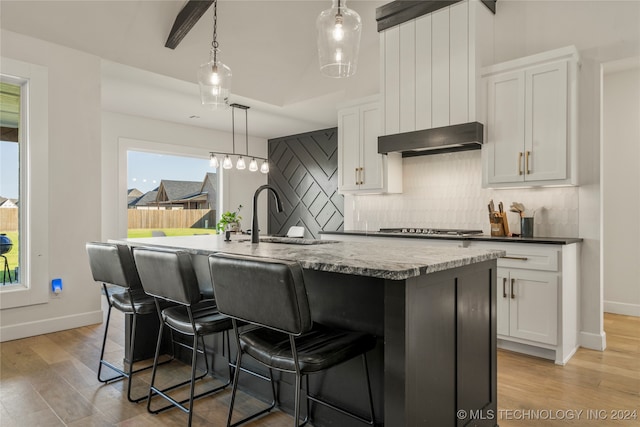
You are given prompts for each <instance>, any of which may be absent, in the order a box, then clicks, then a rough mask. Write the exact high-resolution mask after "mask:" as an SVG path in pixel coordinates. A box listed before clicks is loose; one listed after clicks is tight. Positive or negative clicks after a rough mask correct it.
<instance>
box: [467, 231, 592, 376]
mask: <svg viewBox="0 0 640 427" xmlns="http://www.w3.org/2000/svg"><path fill="white" fill-rule="evenodd" d="M469 246H470V247H486V248H492V249H503V250H505V251H506V252H507V255H506V256H505V257H503V258H499V259H498V271H497V281H496V306H497V310H496V311H497V317H498V319H497V334H498V346H499V347H501V348H505V349H508V350H511V351H517V352H521V353H526V354H530V355H533V356H538V357H544V358H546V359H551V360H554V361H555V363H557V364H560V365H564V364H565V363H566V362H567V361H568V360H569V359H570V358H571V356H573V354H574V353H575V351H576V350H577V348H578V308H577V307H578V292H577V287H578V271H579V268H578V259H579V251H580V246H579V243H572V244H566V245H549V244H534V243H502V242H499V243H493V242H471V243H470V244H469Z"/></svg>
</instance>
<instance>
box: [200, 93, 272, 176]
mask: <svg viewBox="0 0 640 427" xmlns="http://www.w3.org/2000/svg"><path fill="white" fill-rule="evenodd" d="M236 108H239V109H241V110H244V123H245V128H244V130H245V132H244V135H245V140H244V142H245V154H244V155H243V154H236ZM248 110H249V107H247V106H246V105H240V104H231V142H232V144H233V149H232V151H233V152H232V153H222V152H211V153H209V166H211V167H212V168H219V167H220V161H219V160H218V155H220V156H224V159H223V160H222V168H223V169H233V161H232V160H231V156H234V157H235V156H237V159H236V169H238V170H244V169H247V164H246V161H245V155H246V157H247V158H249V157H250V158H251V161H250V162H249V170H250V171H251V172H256V171H258V170H260V172H262V173H269V162H268V161H267V159H265V158H264V157H257V156H251V155H249V113H248ZM258 160H262V165H261V166H260V168H258Z"/></svg>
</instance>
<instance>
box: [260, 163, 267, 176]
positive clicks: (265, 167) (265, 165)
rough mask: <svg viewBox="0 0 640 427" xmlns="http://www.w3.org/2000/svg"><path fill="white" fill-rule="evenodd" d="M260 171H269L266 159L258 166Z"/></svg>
mask: <svg viewBox="0 0 640 427" xmlns="http://www.w3.org/2000/svg"><path fill="white" fill-rule="evenodd" d="M260 172H262V173H269V162H267V161H266V160H265V161H264V162H262V166H260Z"/></svg>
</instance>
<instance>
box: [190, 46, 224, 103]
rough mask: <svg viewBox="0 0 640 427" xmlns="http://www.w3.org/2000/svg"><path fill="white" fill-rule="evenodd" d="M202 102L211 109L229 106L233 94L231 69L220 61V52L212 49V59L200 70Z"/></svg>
mask: <svg viewBox="0 0 640 427" xmlns="http://www.w3.org/2000/svg"><path fill="white" fill-rule="evenodd" d="M198 85H199V86H200V101H201V102H202V105H204V106H206V107H209V108H211V109H214V110H215V109H224V108H227V107H228V106H229V95H230V94H231V69H230V68H229V67H227V66H226V65H224V64H223V63H222V62H221V61H220V50H219V49H216V48H212V49H211V57H210V59H209V62H206V63H204V64H202V65H201V66H200V68H199V69H198Z"/></svg>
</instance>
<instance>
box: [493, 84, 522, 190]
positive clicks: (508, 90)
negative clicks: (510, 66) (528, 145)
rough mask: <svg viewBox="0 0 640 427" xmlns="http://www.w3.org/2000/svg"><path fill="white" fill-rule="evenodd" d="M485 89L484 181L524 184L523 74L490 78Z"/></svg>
mask: <svg viewBox="0 0 640 427" xmlns="http://www.w3.org/2000/svg"><path fill="white" fill-rule="evenodd" d="M485 84H486V85H487V144H486V147H487V168H488V170H487V180H488V182H489V183H490V184H497V183H506V182H518V181H520V182H521V181H523V178H524V175H523V166H524V159H523V156H524V153H523V150H524V105H525V99H524V93H525V90H524V89H525V84H524V73H523V72H512V73H505V74H500V75H497V76H492V77H489V78H487V79H486V80H485Z"/></svg>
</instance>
